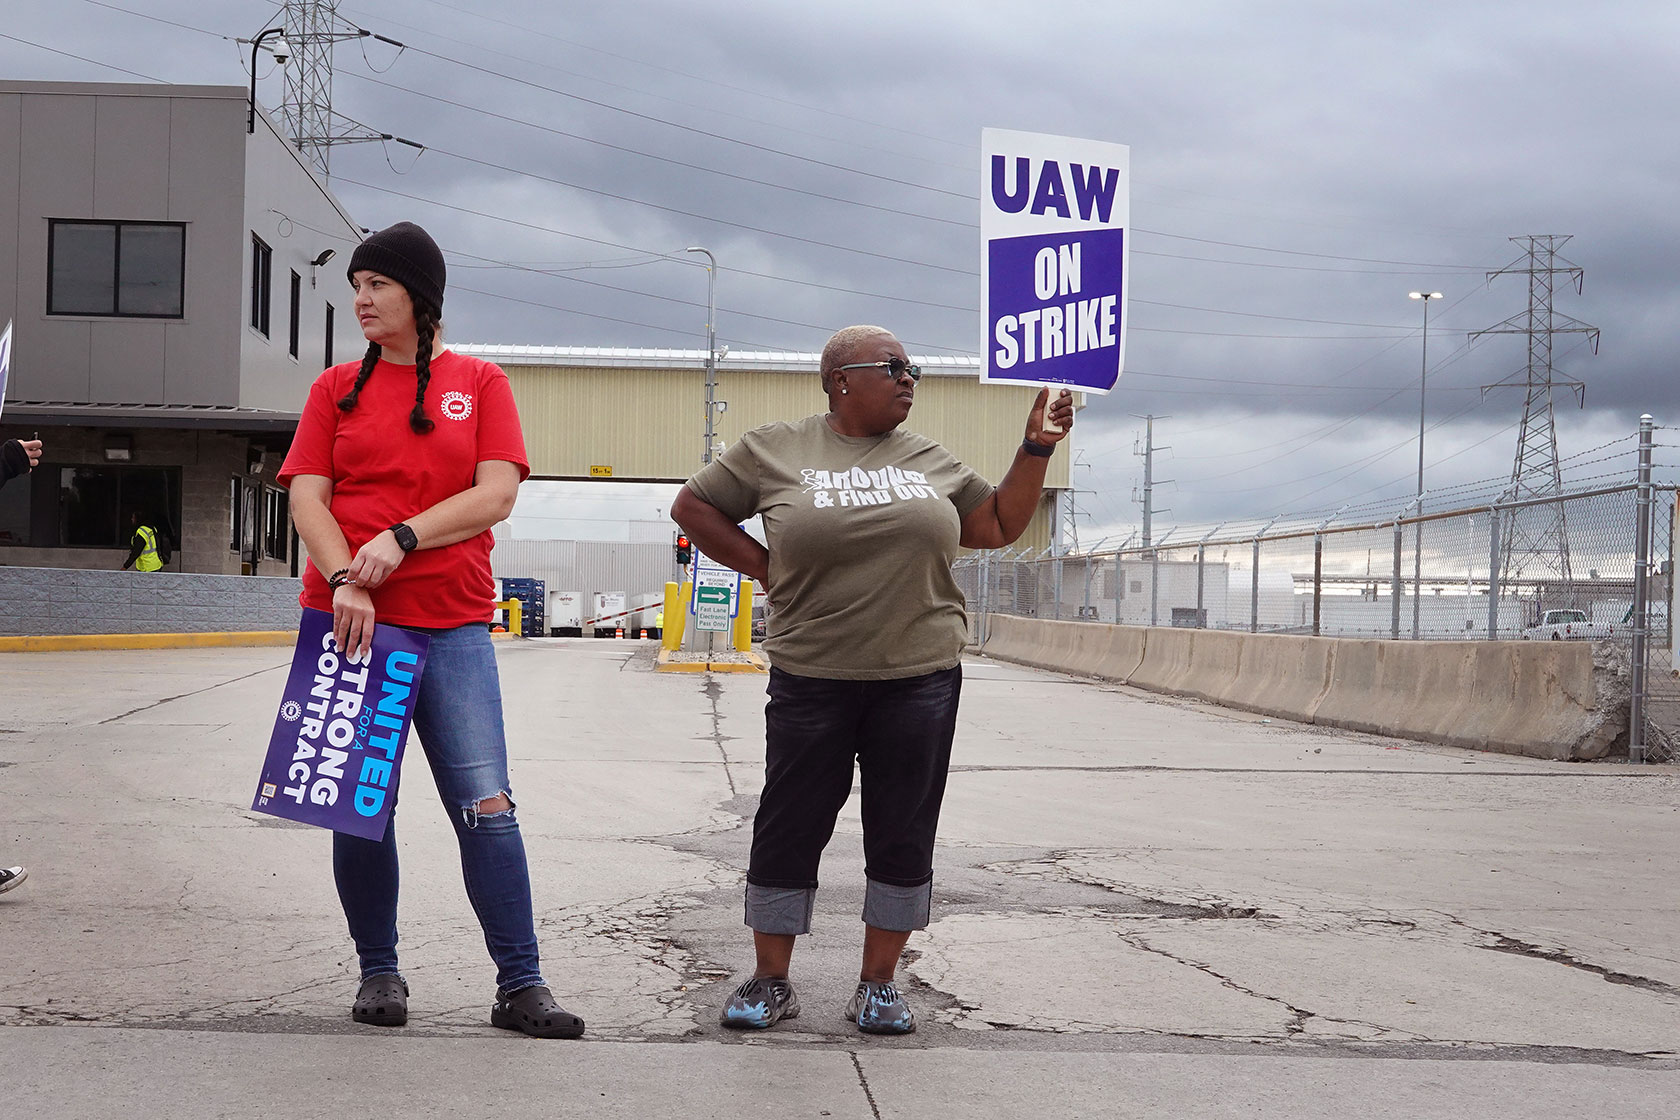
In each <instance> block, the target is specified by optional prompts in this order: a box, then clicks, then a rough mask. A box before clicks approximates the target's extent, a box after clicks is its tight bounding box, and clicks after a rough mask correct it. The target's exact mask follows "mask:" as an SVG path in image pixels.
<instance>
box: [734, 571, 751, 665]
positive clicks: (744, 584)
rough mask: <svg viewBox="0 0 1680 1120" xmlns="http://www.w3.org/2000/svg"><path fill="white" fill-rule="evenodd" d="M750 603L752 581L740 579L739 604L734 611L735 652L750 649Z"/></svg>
mask: <svg viewBox="0 0 1680 1120" xmlns="http://www.w3.org/2000/svg"><path fill="white" fill-rule="evenodd" d="M752 605H753V581H752V580H750V579H744V580H742V581H741V605H740V607H738V608H737V609H736V611H735V634H734V638H735V652H736V653H746V652H747V651H749V650H751V649H752Z"/></svg>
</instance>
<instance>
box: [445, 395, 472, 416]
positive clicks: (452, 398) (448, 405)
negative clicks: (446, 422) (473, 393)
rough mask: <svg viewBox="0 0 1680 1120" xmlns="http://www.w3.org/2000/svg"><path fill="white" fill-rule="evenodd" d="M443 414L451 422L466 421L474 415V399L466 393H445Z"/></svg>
mask: <svg viewBox="0 0 1680 1120" xmlns="http://www.w3.org/2000/svg"><path fill="white" fill-rule="evenodd" d="M443 414H444V415H445V416H447V417H449V419H451V420H465V419H466V418H467V417H469V416H471V415H472V398H471V397H469V396H467V394H465V393H445V394H444V395H443Z"/></svg>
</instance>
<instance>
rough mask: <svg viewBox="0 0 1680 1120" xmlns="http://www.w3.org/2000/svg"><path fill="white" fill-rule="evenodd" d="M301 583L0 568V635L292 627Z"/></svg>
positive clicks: (180, 574)
mask: <svg viewBox="0 0 1680 1120" xmlns="http://www.w3.org/2000/svg"><path fill="white" fill-rule="evenodd" d="M300 588H301V583H300V581H299V580H295V579H291V578H289V577H281V576H215V575H201V574H194V573H187V572H134V571H129V572H124V571H98V570H93V569H70V568H13V567H0V635H7V636H15V635H35V634H182V633H205V632H211V631H218V630H241V631H244V630H296V629H297V625H298V618H299V616H300V615H301V613H302V612H301V609H300V608H299V607H298V601H297V600H298V592H299V590H300Z"/></svg>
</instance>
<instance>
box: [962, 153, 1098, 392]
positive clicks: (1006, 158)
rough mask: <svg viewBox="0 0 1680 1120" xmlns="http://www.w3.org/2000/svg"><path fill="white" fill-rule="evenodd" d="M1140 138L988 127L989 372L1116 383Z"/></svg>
mask: <svg viewBox="0 0 1680 1120" xmlns="http://www.w3.org/2000/svg"><path fill="white" fill-rule="evenodd" d="M1130 159H1131V156H1130V149H1129V148H1127V147H1126V146H1125V145H1123V144H1110V143H1106V142H1103V141H1097V140H1074V139H1070V138H1068V137H1063V136H1046V135H1043V134H1041V133H1036V132H1009V131H1006V130H1003V129H995V128H988V129H986V130H984V132H983V133H982V136H981V172H980V237H981V243H982V250H981V255H980V307H981V319H982V323H983V325H984V329H985V338H984V340H983V345H984V347H985V351H986V362H985V366H984V367H983V369H982V371H981V379H982V380H984V381H994V382H1002V383H1004V384H1011V385H1052V386H1055V385H1064V386H1067V387H1068V388H1070V389H1080V390H1083V391H1085V392H1091V393H1106V392H1108V391H1109V390H1110V389H1112V388H1114V383H1115V382H1116V381H1117V380H1118V379H1119V377H1120V369H1121V366H1122V365H1123V363H1124V360H1125V352H1126V319H1127V316H1126V296H1127V282H1126V250H1127V245H1128V238H1127V236H1126V228H1127V225H1128V223H1129V203H1128V195H1129V188H1130V178H1131V171H1130Z"/></svg>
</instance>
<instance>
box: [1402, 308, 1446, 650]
mask: <svg viewBox="0 0 1680 1120" xmlns="http://www.w3.org/2000/svg"><path fill="white" fill-rule="evenodd" d="M1408 294H1409V295H1410V296H1411V298H1412V299H1421V300H1422V301H1423V367H1422V373H1421V375H1420V376H1419V378H1418V477H1417V508H1418V517H1419V518H1421V517H1422V516H1423V419H1424V400H1425V394H1426V393H1427V391H1428V388H1429V301H1430V300H1432V299H1440V298H1441V293H1440V292H1410V293H1408ZM1414 528H1415V529H1416V530H1417V538H1416V543H1415V544H1413V546H1412V640H1413V641H1414V642H1415V641H1417V639H1418V636H1419V635H1418V612H1419V611H1420V610H1421V608H1422V606H1423V600H1422V598H1421V597H1420V596H1421V593H1422V590H1423V588H1422V582H1423V522H1422V521H1421V520H1420V521H1419V522H1418V523H1417V525H1416V526H1414Z"/></svg>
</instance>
